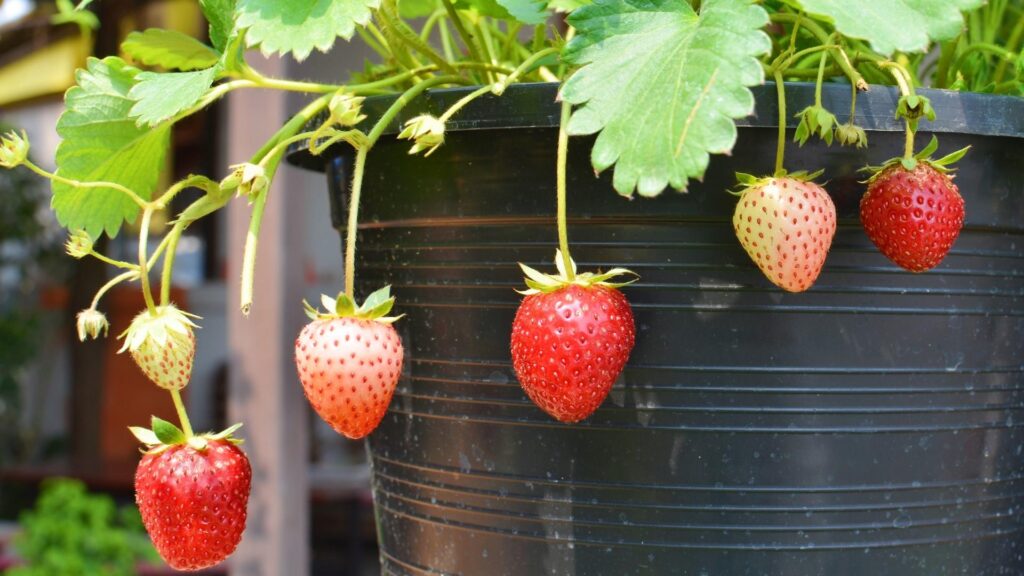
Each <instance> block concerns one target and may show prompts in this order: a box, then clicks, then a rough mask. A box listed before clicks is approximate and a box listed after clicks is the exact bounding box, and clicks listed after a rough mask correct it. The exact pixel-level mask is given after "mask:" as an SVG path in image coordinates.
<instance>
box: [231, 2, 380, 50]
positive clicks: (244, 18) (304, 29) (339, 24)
mask: <svg viewBox="0 0 1024 576" xmlns="http://www.w3.org/2000/svg"><path fill="white" fill-rule="evenodd" d="M379 2H380V0H239V3H238V27H239V28H248V30H249V31H248V33H247V35H246V41H247V42H248V43H249V45H250V46H256V45H257V44H258V45H259V47H260V50H261V51H262V52H263V53H264V54H266V55H271V54H274V53H281V54H286V53H291V54H292V56H294V57H295V59H296V60H304V59H305V58H306V56H309V53H310V52H312V51H313V49H314V48H316V49H318V50H320V51H321V52H327V51H328V50H330V48H331V46H333V45H334V40H335V38H337V37H338V36H341V37H342V38H344V39H346V40H348V39H349V38H351V37H352V35H353V34H354V33H355V31H356V25H362V24H366V23H367V22H369V21H370V9H371V8H376V7H377V5H378V4H379Z"/></svg>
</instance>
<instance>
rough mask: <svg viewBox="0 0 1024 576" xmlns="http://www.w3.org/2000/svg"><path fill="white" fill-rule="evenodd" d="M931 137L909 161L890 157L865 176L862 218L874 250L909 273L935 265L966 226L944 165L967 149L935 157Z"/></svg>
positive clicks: (933, 142)
mask: <svg viewBox="0 0 1024 576" xmlns="http://www.w3.org/2000/svg"><path fill="white" fill-rule="evenodd" d="M937 146H938V144H937V142H936V141H935V140H934V138H933V140H932V143H931V144H929V146H928V147H927V148H925V150H923V151H922V153H921V154H918V156H917V157H915V158H914V159H912V160H907V161H904V160H903V159H895V160H890V161H889V162H887V163H886V164H885V165H884V166H882V167H881V168H877V169H875V170H876V172H875V174H874V175H873V176H872V177H871V179H870V180H869V181H868V182H869V183H868V191H867V193H866V194H864V196H863V197H862V198H861V201H860V222H861V225H862V226H864V232H866V233H867V235H868V238H870V239H871V241H872V242H874V243H875V246H877V247H878V250H879V251H880V252H881V253H882V254H885V256H886V257H887V258H889V260H892V261H893V262H894V263H895V264H897V265H898V266H900V267H902V268H904V269H906V270H909V271H911V272H924V271H925V270H928V269H931V268H934V267H935V266H936V265H938V263H939V262H941V261H942V259H943V258H945V257H946V254H948V253H949V249H950V248H951V247H952V246H953V243H954V242H956V238H957V236H959V235H960V229H961V228H963V225H964V199H963V198H962V197H961V196H960V192H959V190H957V187H956V184H954V183H953V179H952V178H951V177H950V176H949V174H948V172H949V171H950V170H949V169H948V168H946V166H948V165H949V164H952V163H953V162H955V161H956V160H958V159H959V158H961V157H962V156H963V155H964V153H966V151H967V149H966V148H965V149H963V150H959V151H957V152H954V153H953V154H950V155H949V156H946V157H945V158H942V159H939V160H934V161H933V160H930V159H928V158H927V156H928V155H929V154H931V152H932V151H934V149H935V148H936V147H937Z"/></svg>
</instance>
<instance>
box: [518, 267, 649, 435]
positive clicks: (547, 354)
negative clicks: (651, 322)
mask: <svg viewBox="0 0 1024 576" xmlns="http://www.w3.org/2000/svg"><path fill="white" fill-rule="evenodd" d="M555 262H556V263H557V264H558V269H559V272H560V274H559V275H557V276H549V275H546V274H542V273H540V272H537V271H536V270H534V269H532V268H530V267H528V266H524V265H522V264H520V266H522V268H523V271H524V272H525V273H526V275H527V276H528V279H527V281H526V283H527V285H529V286H530V290H527V291H525V292H524V294H526V297H525V298H523V301H522V303H520V305H519V310H518V311H517V312H516V317H515V321H514V322H513V323H512V367H513V368H514V369H515V372H516V376H517V377H518V378H519V383H520V384H521V385H522V387H523V390H524V391H525V392H526V395H527V396H529V397H530V399H531V400H533V402H534V404H536V405H537V406H539V407H540V408H541V409H542V410H544V411H545V412H547V413H548V414H550V415H551V416H554V417H555V418H556V419H557V420H560V421H562V422H578V421H580V420H583V419H584V418H586V417H588V416H590V415H591V414H592V413H593V412H594V411H595V410H597V407H598V406H600V405H601V403H602V402H604V399H605V397H607V396H608V392H609V391H610V390H611V388H612V384H613V383H614V382H615V379H616V378H618V376H619V373H620V372H622V368H623V367H624V366H625V365H626V360H628V359H629V354H630V352H631V351H632V350H633V342H634V339H635V336H636V329H635V327H634V325H633V311H632V309H631V308H630V306H629V302H628V301H627V300H626V297H625V296H623V295H622V293H621V292H619V291H618V290H617V289H616V288H617V287H619V286H622V285H623V284H611V283H608V282H607V280H608V279H609V278H611V277H613V276H617V275H620V274H625V273H629V274H631V272H629V271H628V270H624V269H621V268H616V269H614V270H610V271H609V272H607V273H605V274H597V275H595V274H591V273H584V274H579V275H576V273H575V268H576V265H575V264H574V263H573V264H572V274H571V275H567V274H566V273H565V272H566V271H565V267H564V266H563V260H562V256H561V252H559V253H557V254H556V256H555Z"/></svg>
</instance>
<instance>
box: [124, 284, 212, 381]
mask: <svg viewBox="0 0 1024 576" xmlns="http://www.w3.org/2000/svg"><path fill="white" fill-rule="evenodd" d="M189 316H192V315H191V314H188V313H187V312H182V311H181V310H178V309H177V308H176V307H175V306H174V305H173V304H169V305H167V306H157V307H156V312H155V313H154V312H150V311H149V310H143V311H142V312H139V314H138V315H137V316H135V318H134V319H133V320H132V323H131V325H130V326H129V327H128V329H127V330H125V331H124V332H123V333H122V334H121V335H120V337H121V338H124V345H123V346H121V349H120V350H119V351H118V352H124V351H125V350H128V351H129V352H131V355H132V359H134V360H135V363H136V364H137V365H138V366H139V368H141V369H142V372H143V374H145V375H146V377H147V378H149V379H150V380H152V381H153V383H155V384H156V385H157V386H159V387H161V388H165V389H167V390H181V389H182V388H184V387H185V386H187V385H188V382H189V379H190V378H192V360H193V359H194V358H195V355H196V337H195V334H193V332H192V329H193V328H195V327H196V324H195V322H193V321H192V320H190V319H189ZM192 317H193V318H195V317H196V316H192Z"/></svg>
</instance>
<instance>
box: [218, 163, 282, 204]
mask: <svg viewBox="0 0 1024 576" xmlns="http://www.w3.org/2000/svg"><path fill="white" fill-rule="evenodd" d="M232 168H234V171H233V172H231V174H228V176H227V177H226V178H224V179H223V180H221V181H220V188H221V190H237V192H236V195H237V196H248V197H249V200H250V201H251V200H253V199H255V198H256V196H258V195H259V193H260V192H262V191H263V190H265V189H266V188H267V185H269V184H270V179H269V178H267V174H266V171H264V170H263V166H261V165H259V164H249V163H245V164H235V165H233V166H232Z"/></svg>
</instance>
